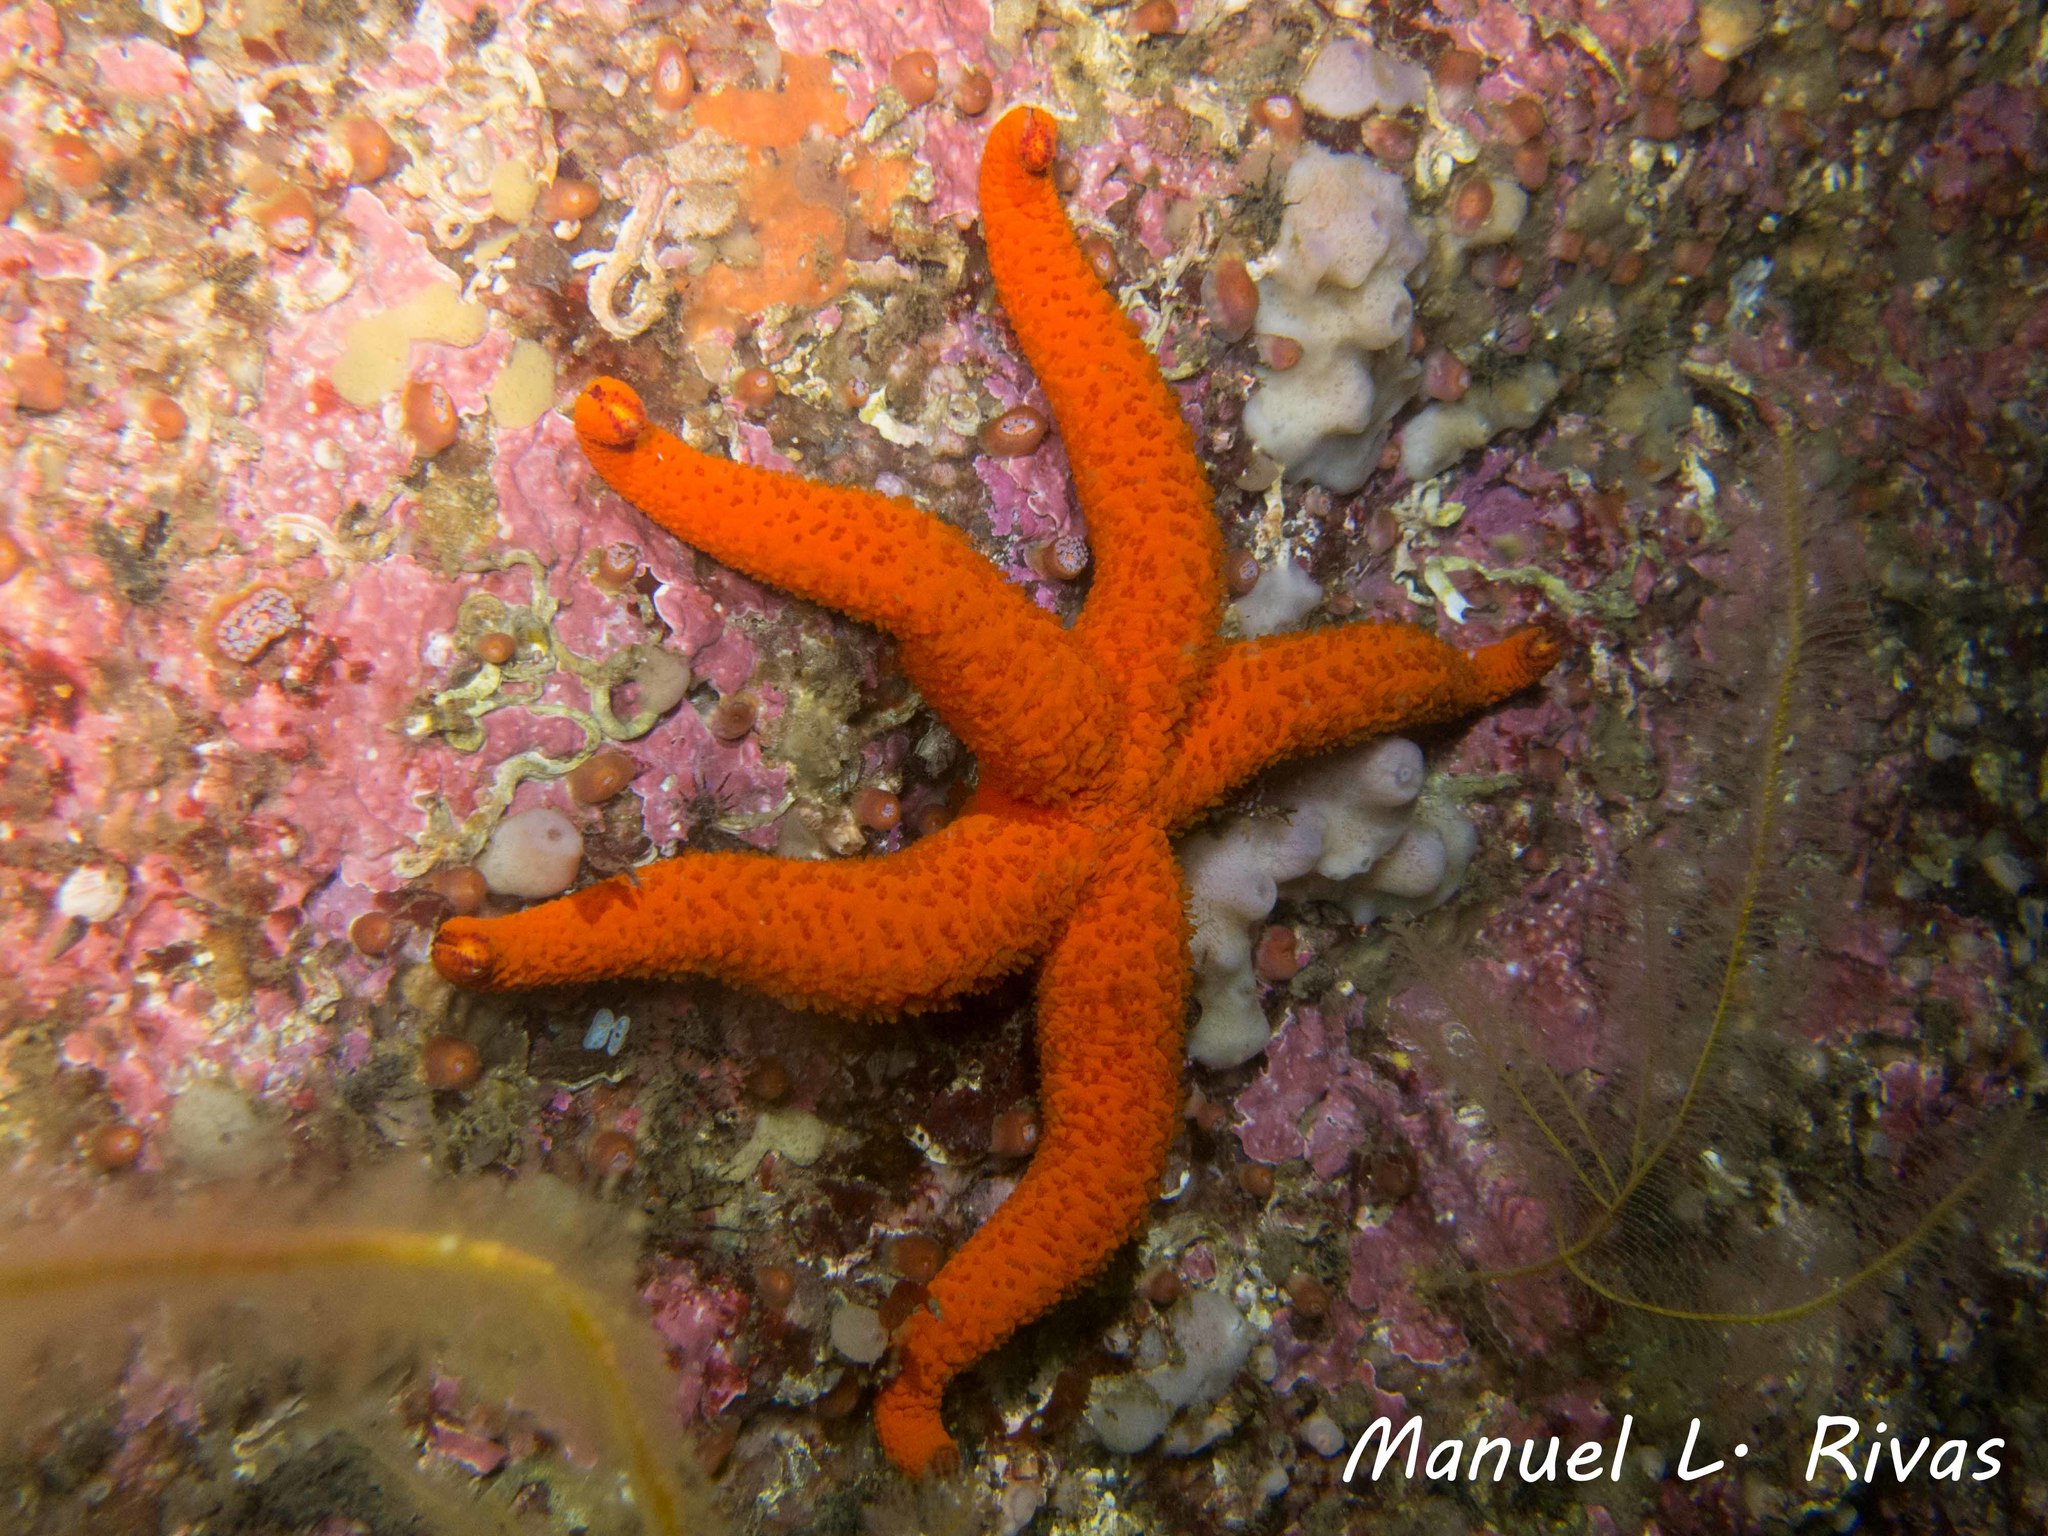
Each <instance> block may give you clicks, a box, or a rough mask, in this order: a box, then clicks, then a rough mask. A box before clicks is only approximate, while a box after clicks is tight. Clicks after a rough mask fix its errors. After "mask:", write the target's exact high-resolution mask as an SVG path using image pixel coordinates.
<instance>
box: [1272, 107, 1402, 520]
mask: <svg viewBox="0 0 2048 1536" xmlns="http://www.w3.org/2000/svg"><path fill="white" fill-rule="evenodd" d="M1285 196H1286V199H1287V211H1286V213H1285V215H1283V217H1282V218H1281V221H1280V238H1279V240H1278V242H1277V243H1276V244H1275V245H1274V247H1273V251H1272V253H1271V255H1269V256H1268V257H1267V258H1266V260H1265V261H1264V262H1263V263H1262V264H1261V265H1262V268H1263V272H1264V275H1263V276H1262V277H1261V278H1260V280H1259V318H1258V327H1259V330H1260V332H1261V333H1262V334H1265V335H1268V336H1278V337H1283V338H1285V339H1287V340H1289V341H1292V342H1294V343H1296V345H1297V346H1299V348H1300V349H1301V350H1300V355H1299V358H1298V360H1297V361H1296V362H1295V363H1294V365H1293V366H1292V367H1290V368H1282V369H1275V368H1262V369H1261V370H1260V371H1259V377H1258V383H1257V386H1256V387H1255V388H1254V389H1253V391H1252V394H1251V397H1250V398H1249V399H1248V400H1246V402H1245V409H1244V425H1245V430H1246V431H1247V432H1249V433H1250V434H1251V438H1252V441H1253V442H1255V443H1256V444H1257V445H1258V446H1259V448H1260V450H1261V451H1262V452H1264V453H1265V454H1266V455H1267V456H1268V457H1270V458H1273V459H1276V460H1278V461H1279V463H1280V465H1281V467H1282V468H1283V469H1284V470H1285V471H1286V472H1287V474H1288V475H1289V476H1290V477H1292V478H1294V479H1309V480H1314V481H1315V482H1317V483H1318V484H1320V485H1325V486H1328V487H1329V488H1330V489H1331V490H1334V491H1345V492H1349V491H1355V490H1357V489H1358V488H1359V486H1361V485H1363V484H1364V483H1365V479H1366V477H1367V476H1368V475H1370V474H1371V473H1372V470H1373V466H1374V465H1375V464H1377V463H1378V461H1379V453H1380V447H1381V444H1382V443H1384V442H1385V440H1386V427H1387V422H1388V421H1389V420H1390V419H1391V418H1392V416H1393V414H1394V413H1395V412H1396V411H1397V410H1399V409H1400V408H1401V406H1402V405H1404V404H1405V403H1406V402H1407V401H1408V399H1409V398H1410V397H1411V396H1412V395H1413V394H1414V392H1415V380H1416V378H1417V377H1418V375H1419V371H1420V370H1419V369H1418V368H1417V367H1416V365H1415V363H1414V362H1413V360H1412V359H1410V357H1409V355H1408V334H1409V329H1410V327H1411V326H1412V324H1413V322H1414V318H1415V306H1414V302H1413V300H1412V299H1411V298H1410V296H1409V293H1408V274H1409V273H1410V272H1412V271H1413V270H1414V269H1415V267H1416V264H1417V263H1419V262H1420V261H1421V260H1422V253H1423V245H1422V239H1421V236H1419V235H1418V234H1417V233H1416V232H1415V229H1414V226H1413V225H1412V224H1411V223H1410V222H1409V217H1408V195H1407V192H1406V191H1405V190H1404V189H1403V187H1402V185H1401V181H1400V179H1399V178H1398V177H1396V176H1393V175H1391V174H1389V173H1388V172H1386V171H1384V170H1381V169H1380V168H1379V167H1378V166H1377V165H1374V164H1373V163H1372V162H1370V161H1369V160H1366V159H1364V158H1363V157H1361V156H1358V155H1336V154H1332V153H1330V152H1329V151H1328V150H1325V149H1321V148H1318V147H1316V146H1313V145H1311V146H1310V147H1308V148H1306V149H1304V150H1302V152H1301V154H1300V156H1299V157H1298V158H1297V159H1296V160H1295V162H1294V164H1293V165H1292V166H1291V167H1289V168H1288V172H1287V182H1286V188H1285Z"/></svg>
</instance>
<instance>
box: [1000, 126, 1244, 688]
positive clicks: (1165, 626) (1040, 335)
mask: <svg viewBox="0 0 2048 1536" xmlns="http://www.w3.org/2000/svg"><path fill="white" fill-rule="evenodd" d="M1056 148H1057V135H1056V133H1055V130H1054V128H1053V121H1052V119H1051V118H1050V117H1048V116H1046V114H1045V113H1043V112H1040V111H1037V110H1035V109H1033V108H1029V107H1026V108H1021V109H1019V110H1018V111H1015V112H1011V113H1010V114H1009V115H1007V116H1006V117H1004V118H1003V119H1002V121H1001V122H999V123H997V124H996V125H995V127H994V128H993V129H991V130H990V132H989V137H988V144H987V146H986V148H985V149H984V150H983V151H982V161H981V222H982V228H983V230H984V231H985V233H986V234H987V237H988V260H989V267H990V269H991V270H992V271H993V272H994V273H995V279H996V288H997V291H998V292H999V293H1000V294H1001V295H1002V300H1003V309H1004V311H1005V312H1006V313H1007V314H1008V315H1009V318H1010V326H1011V329H1013V330H1014V331H1015V332H1016V333H1017V340H1018V342H1019V344H1020V345H1021V346H1022V347H1023V349H1024V356H1025V358H1026V359H1027V360H1028V361H1029V362H1030V364H1031V368H1032V371H1033V372H1034V373H1036V374H1037V375H1038V382H1039V385H1040V387H1042V388H1043V389H1044V390H1045V397H1046V399H1047V400H1048V401H1049V402H1050V403H1051V405H1052V413H1053V416H1054V418H1055V419H1056V420H1057V421H1058V423H1059V429H1060V436H1061V438H1062V439H1063V441H1064V442H1065V444H1066V448H1067V461H1068V463H1069V464H1070V465H1071V466H1072V468H1073V474H1074V489H1075V491H1076V492H1077V493H1078V495H1079V499H1080V502H1081V505H1082V506H1084V507H1086V508H1087V509H1088V542H1089V548H1090V553H1091V554H1092V556H1093V559H1094V562H1095V579H1094V583H1093V585H1092V586H1091V587H1090V588H1089V593H1088V606H1087V609H1086V612H1085V613H1084V614H1083V616H1082V618H1081V621H1080V623H1079V624H1078V625H1077V626H1076V629H1075V633H1076V634H1077V635H1079V636H1081V637H1082V639H1083V640H1084V641H1085V642H1086V643H1087V645H1088V647H1089V649H1090V650H1091V651H1092V652H1093V653H1094V655H1095V656H1096V657H1097V659H1098V660H1099V661H1100V662H1101V664H1102V665H1103V667H1104V668H1106V669H1107V670H1109V671H1110V672H1111V673H1113V674H1114V675H1116V676H1118V677H1122V678H1127V679H1129V680H1130V681H1131V682H1132V683H1133V684H1135V685H1136V687H1137V689H1138V691H1139V696H1140V698H1141V699H1142V700H1143V704H1142V707H1141V710H1140V713H1143V712H1145V711H1151V712H1152V713H1153V714H1155V715H1158V716H1163V717H1168V718H1178V715H1179V713H1180V709H1181V707H1182V706H1183V705H1184V704H1185V702H1186V700H1187V699H1188V698H1189V697H1190V696H1191V694H1192V692H1193V689H1194V687H1195V684H1196V682H1197V680H1198V679H1199V677H1200V675H1201V669H1202V667H1203V666H1204V665H1206V663H1207V661H1208V657H1209V655H1210V654H1211V651H1212V648H1213V646H1214V643H1215V635H1216V625H1217V621H1218V619H1219V617H1220V616H1221V614H1222V610H1223V542H1222V536H1221V534H1220V533H1219V532H1218V529H1217V525H1216V513H1215V510H1214V508H1213V507H1212V505H1211V503H1210V495H1209V483H1208V481H1207V479H1206V478H1205V477H1204V476H1203V474H1202V467H1201V461H1200V459H1199V457H1198V456H1197V455H1196V453H1195V443H1194V435H1193V434H1192V433H1191V432H1190V431H1189V430H1188V425H1187V422H1186V420H1185V419H1184V418H1183V417H1182V415H1181V410H1180V398H1179V396H1177V395H1176V394H1175V393H1174V392H1173V389H1172V386H1170V385H1169V384H1167V382H1166V381H1165V380H1164V379H1163V378H1161V377H1160V375H1159V366H1158V364H1157V363H1156V362H1154V360H1153V358H1152V354H1151V353H1150V352H1148V351H1147V350H1146V349H1145V343H1144V341H1143V340H1141V339H1140V337H1139V335H1138V331H1137V327H1135V326H1134V325H1132V324H1131V321H1130V317H1129V316H1127V315H1126V314H1125V313H1124V312H1123V310H1122V309H1121V308H1119V307H1118V305H1117V302H1116V298H1115V296H1114V295H1112V294H1111V293H1110V292H1109V291H1108V290H1107V289H1105V288H1104V287H1103V286H1102V282H1101V280H1100V279H1099V278H1097V277H1096V275H1095V272H1094V269H1093V268H1091V267H1090V266H1089V265H1088V261H1087V258H1086V257H1085V256H1083V255H1082V253H1081V248H1080V246H1079V244H1078V243H1077V242H1076V241H1075V239H1074V230H1073V226H1072V225H1071V224H1070V223H1068V222H1067V215H1066V210H1065V209H1064V208H1062V207H1061V206H1060V199H1059V194H1058V192H1057V191H1055V190H1054V188H1053V184H1052V177H1051V175H1050V174H1049V173H1050V171H1051V167H1052V160H1053V153H1054V150H1055V149H1056Z"/></svg>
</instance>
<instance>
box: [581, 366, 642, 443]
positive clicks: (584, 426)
mask: <svg viewBox="0 0 2048 1536" xmlns="http://www.w3.org/2000/svg"><path fill="white" fill-rule="evenodd" d="M646 430H647V407H646V406H645V405H643V404H642V403H641V400H640V396H639V394H638V392H637V391H635V390H634V388H633V386H632V385H630V384H625V383H621V382H620V381H619V380H617V379H611V378H598V379H592V380H591V381H590V383H589V384H587V385H585V386H584V390H583V393H582V394H581V395H579V396H577V397H576V435H577V436H578V437H580V438H582V439H583V441H584V442H586V443H590V444H594V445H595V446H597V447H600V448H630V447H632V446H633V444H634V443H636V442H638V441H639V439H640V434H641V433H643V432H645V431H646Z"/></svg>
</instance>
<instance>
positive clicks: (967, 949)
mask: <svg viewBox="0 0 2048 1536" xmlns="http://www.w3.org/2000/svg"><path fill="white" fill-rule="evenodd" d="M1088 841H1089V834H1088V833H1087V832H1086V831H1085V830H1084V829H1083V828H1082V827H1081V826H1080V825H1079V824H1078V823H1076V822H1074V821H1071V820H1069V819H1067V818H1065V817H1061V816H1057V815H1048V814H1046V813H1027V814H1023V815H1015V814H1004V815H976V814H969V815H963V816H961V817H960V818H959V819H958V820H956V821H954V822H953V823H952V824H951V825H949V826H948V827H947V828H946V829H945V830H944V831H942V832H939V833H937V834H935V835H934V836H932V837H929V838H926V839H924V840H923V841H921V842H917V843H913V844H912V845H911V846H910V847H909V848H907V849H905V850H904V851H903V852H901V853H895V854H888V855H884V856H880V857H876V858H869V859H843V860H833V861H826V862H817V863H813V862H808V861H801V860H796V859H778V858H773V857H770V856H768V855H765V854H748V853H688V854H684V855H683V856H682V857H680V858H674V859H668V860H666V861H664V862H662V863H659V864H653V865H649V866H647V867H646V868H644V869H639V870H635V871H633V872H632V873H630V874H626V875H621V876H619V877H617V878H616V879H612V880H607V881H604V882H603V883H602V884H599V885H593V886H588V887H586V888H585V889H583V890H580V891H577V892H575V893H574V894H573V895H569V896H564V897H561V898H560V899H558V900H555V901H549V902H543V903H541V904H540V905H538V906H533V907H528V908H526V909H525V910H524V911H521V912H515V913H513V914H511V915H509V916H506V917H489V918H475V917H457V918H450V919H449V920H448V921H447V922H445V923H443V924H442V925H441V927H440V930H439V931H438V932H437V933H436V934H435V935H434V951H433V953H434V964H435V966H436V967H437V968H438V969H439V970H440V972H441V974H442V975H443V976H446V977H447V978H448V979H449V980H450V981H453V982H455V983H457V984H458V985H460V986H464V987H469V988H474V989H482V990H488V991H509V990H512V989H515V988H522V987H540V986H551V985H556V984H560V983H564V982H579V981H595V980H599V979H603V978H610V977H628V976H630V977H642V978H656V977H674V976H682V975H698V976H712V977H716V978H717V979H718V980H720V981H724V982H729V983H732V984H734V985H738V986H743V987H751V988H753V989H755V990H756V991H760V992H766V993H768V994H769V995H771V996H774V997H779V998H782V999H784V1000H786V1001H788V1002H791V1003H794V1004H796V1005H797V1006H798V1007H805V1008H818V1009H824V1010H828V1011H834V1012H842V1013H861V1014H891V1013H896V1012H901V1011H915V1010H919V1009H925V1008H932V1007H936V1006H938V1005H940V1004H942V1003H944V1002H945V1001H947V1000H948V999H949V998H952V997H955V996H958V995H959V994H960V993H963V992H967V991H971V990H973V989H974V988H977V987H980V986H983V985H985V984H986V983H988V982H989V981H992V980H994V979H995V978H997V977H1000V976H1003V975H1006V974H1008V973H1010V972H1012V971H1016V970H1019V969H1022V968H1023V967H1024V966H1025V965H1027V964H1029V963H1030V962H1031V961H1032V960H1033V959H1034V958H1035V957H1036V956H1037V955H1038V954H1040V953H1042V952H1043V951H1044V949H1045V947H1046V945H1047V944H1048V943H1049V942H1050V941H1051V939H1052V936H1053V934H1054V932H1055V931H1056V929H1057V927H1058V924H1059V921H1060V919H1061V918H1062V917H1063V916H1064V914H1065V913H1066V911H1067V910H1068V908H1069V906H1070V905H1071V903H1072V901H1073V899H1074V892H1075V889H1076V888H1077V886H1078V884H1079V882H1080V879H1081V874H1082V869H1083V866H1084V864H1085V860H1086V857H1087V851H1088V847H1087V845H1088Z"/></svg>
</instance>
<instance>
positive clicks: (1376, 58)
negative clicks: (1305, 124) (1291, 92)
mask: <svg viewBox="0 0 2048 1536" xmlns="http://www.w3.org/2000/svg"><path fill="white" fill-rule="evenodd" d="M1428 92H1429V76H1428V75H1427V74H1425V73H1424V72H1423V71H1422V70H1421V69H1419V68H1418V67H1416V66H1415V65H1413V64H1410V63H1409V62H1408V61H1407V60H1406V59H1397V58H1395V57H1394V56H1393V55H1392V54H1386V53H1381V52H1380V51H1379V50H1378V49H1376V48H1372V47H1370V46H1368V45H1367V44H1365V43H1362V42H1359V41H1358V40H1357V39H1355V38H1343V39H1340V40H1339V41H1336V42H1333V43H1329V44H1326V45H1325V46H1324V48H1323V50H1322V52H1320V53H1318V54H1317V55H1316V57H1315V62H1314V63H1312V64H1311V65H1309V67H1308V71H1307V73H1305V74H1304V75H1303V76H1302V77H1301V84H1300V86H1299V87H1298V88H1297V90H1296V94H1297V95H1298V96H1299V97H1300V98H1301V104H1302V105H1303V106H1305V107H1307V108H1308V109H1309V110H1310V111H1311V112H1316V113H1320V114H1321V115H1322V116H1324V117H1335V118H1359V117H1364V116H1366V115H1367V114H1368V113H1372V112H1384V113H1388V114H1390V115H1391V114H1393V113H1396V112H1399V111H1401V110H1402V109H1403V108H1405V107H1419V106H1421V105H1422V104H1423V102H1424V101H1425V100H1426V99H1427V97H1428Z"/></svg>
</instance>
